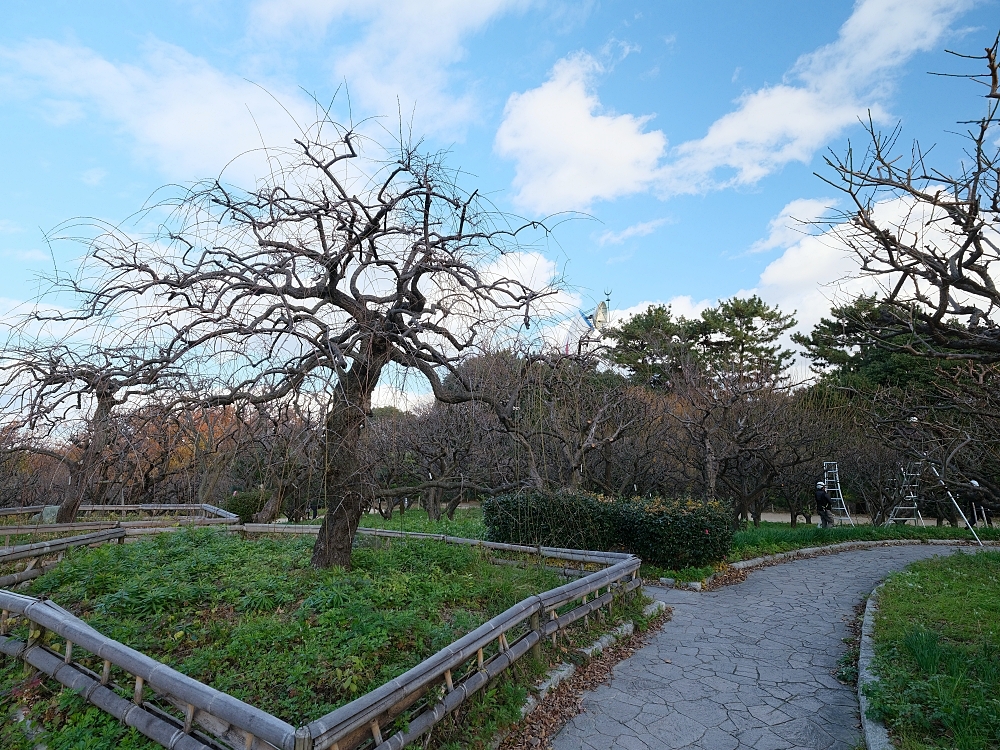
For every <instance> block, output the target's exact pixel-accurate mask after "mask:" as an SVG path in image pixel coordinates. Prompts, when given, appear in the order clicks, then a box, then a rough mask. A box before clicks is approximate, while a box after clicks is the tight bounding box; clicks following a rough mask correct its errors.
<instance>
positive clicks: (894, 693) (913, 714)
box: [866, 551, 1000, 750]
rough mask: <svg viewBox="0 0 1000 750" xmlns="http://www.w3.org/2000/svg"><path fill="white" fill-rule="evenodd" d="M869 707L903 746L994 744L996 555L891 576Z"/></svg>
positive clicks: (998, 697) (998, 719)
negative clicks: (875, 679) (874, 683)
mask: <svg viewBox="0 0 1000 750" xmlns="http://www.w3.org/2000/svg"><path fill="white" fill-rule="evenodd" d="M875 654H876V656H875V670H876V672H877V673H878V675H879V677H880V682H879V683H878V685H877V686H873V687H872V688H870V689H868V690H866V694H868V695H869V697H870V698H871V699H872V713H873V715H874V716H876V717H877V718H879V719H881V720H883V721H884V722H885V723H886V725H887V726H888V728H889V730H890V732H891V733H892V735H893V736H894V738H895V739H896V741H897V743H898V745H899V747H901V748H904V750H927V749H929V748H954V749H955V750H996V749H997V748H1000V552H993V551H987V552H978V553H975V554H963V553H957V554H954V555H951V556H949V557H944V558H933V559H930V560H925V561H922V562H918V563H914V564H912V565H910V566H908V567H907V568H906V569H905V570H904V571H901V572H899V573H896V574H894V575H892V576H890V577H889V578H888V579H887V581H886V583H885V586H884V587H883V589H882V592H881V593H880V595H879V611H878V615H877V617H876V620H875Z"/></svg>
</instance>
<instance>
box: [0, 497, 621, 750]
mask: <svg viewBox="0 0 1000 750" xmlns="http://www.w3.org/2000/svg"><path fill="white" fill-rule="evenodd" d="M217 518H218V517H217ZM207 520H215V519H207ZM220 520H222V519H221V518H220ZM74 526H77V524H74ZM228 529H229V530H230V531H232V532H238V533H241V534H244V535H248V534H275V533H281V534H287V533H295V534H317V533H318V532H319V526H311V525H294V526H293V525H290V524H245V525H229V526H228ZM167 530H170V529H169V527H152V528H148V529H138V528H130V529H126V528H124V524H122V527H119V528H116V529H114V530H107V531H100V532H97V533H92V534H84V535H81V536H78V537H72V538H70V539H60V540H55V541H54V542H42V543H39V544H34V545H25V546H22V547H19V548H14V550H17V551H16V552H15V551H14V550H8V551H7V552H6V553H4V554H6V555H8V557H7V558H4V556H3V555H0V562H2V561H3V560H4V559H8V560H10V559H15V558H13V557H9V556H10V555H21V557H17V558H16V559H25V558H26V557H29V556H31V555H35V557H40V556H41V555H44V554H52V553H53V552H60V551H61V550H64V549H68V548H69V547H71V546H79V545H82V544H97V543H104V542H107V541H111V540H112V539H114V540H118V541H122V540H123V535H125V534H131V533H133V532H146V531H152V532H158V531H167ZM358 532H359V533H360V534H364V535H371V536H375V537H395V538H415V539H435V540H439V541H441V542H444V543H447V544H462V545H471V546H476V547H482V548H484V549H489V550H496V551H499V552H515V553H526V554H530V555H536V556H538V557H539V558H548V559H553V560H564V561H567V562H570V563H575V564H577V565H578V566H579V565H591V566H593V565H597V566H603V567H602V568H601V569H599V570H597V571H595V572H588V571H586V570H582V569H580V568H568V569H565V570H566V575H578V576H580V577H579V578H578V579H577V580H575V581H572V582H570V583H566V584H565V585H563V586H559V587H558V588H555V589H552V590H551V591H546V592H544V593H542V594H538V595H536V596H532V597H529V598H527V599H525V600H523V601H521V602H518V603H517V604H515V605H514V606H513V607H511V608H510V609H508V610H507V611H506V612H503V613H501V614H499V615H497V616H496V617H494V618H493V619H491V620H489V621H488V622H486V623H483V624H482V625H480V626H479V627H478V628H476V629H475V630H473V631H472V632H471V633H468V634H467V635H465V636H463V637H462V638H459V639H458V640H457V641H455V642H453V643H451V644H450V645H448V646H446V647H445V648H443V649H441V650H440V651H438V652H437V653H436V654H434V655H433V656H431V657H429V658H428V659H426V660H424V661H423V662H421V663H420V664H418V665H416V666H415V667H413V668H412V669H410V670H409V671H407V672H405V673H404V674H402V675H400V676H399V677H397V678H395V679H393V680H391V681H389V682H387V683H385V684H384V685H382V686H381V687H379V688H376V689H375V690H373V691H371V692H370V693H368V694H366V695H363V696H361V697H359V698H357V699H355V700H353V701H351V702H350V703H347V704H345V705H344V706H341V707H340V708H338V709H336V710H334V711H332V712H330V713H328V714H326V715H325V716H321V717H319V718H318V719H316V720H314V721H311V722H309V723H306V724H303V725H301V726H299V727H297V728H296V727H293V726H291V725H290V724H288V723H286V722H284V721H282V720H281V719H278V718H277V717H274V716H272V715H270V714H268V713H267V712H265V711H262V710H260V709H257V708H254V707H253V706H250V705H248V704H246V703H243V702H242V701H240V700H238V699H236V698H233V697H232V696H230V695H227V694H225V693H222V692H220V691H218V690H215V689H214V688H211V687H209V686H207V685H204V684H203V683H200V682H198V681H197V680H194V679H192V678H190V677H187V676H185V675H183V674H181V673H179V672H177V671H175V670H173V669H171V668H170V667H167V666H166V665H164V664H161V663H160V662H157V661H156V660H154V659H152V658H150V657H148V656H146V655H144V654H141V653H139V652H137V651H134V650H133V649H130V648H128V647H127V646H125V645H123V644H121V643H118V642H117V641H114V640H112V639H110V638H108V637H107V636H105V635H102V634H101V633H99V632H97V631H96V630H94V629H93V628H91V627H90V626H89V625H87V624H86V623H84V622H83V621H82V620H79V619H78V618H76V617H75V616H73V615H72V614H71V613H69V612H67V611H66V610H64V609H62V608H61V607H58V606H57V605H55V604H54V603H53V602H51V601H43V600H38V599H34V598H32V597H29V596H24V595H21V594H16V593H14V592H10V591H0V607H2V613H0V652H2V653H4V654H7V655H9V656H12V657H15V658H18V659H21V660H23V661H24V662H25V663H26V664H28V665H30V667H31V668H33V669H37V670H39V671H41V672H43V673H45V674H47V675H49V676H50V677H52V678H53V679H55V680H57V681H58V682H60V683H61V684H63V685H65V686H66V687H69V688H70V689H72V690H76V691H77V692H79V693H80V694H81V695H83V697H84V698H85V699H86V700H88V701H90V702H91V703H93V704H94V705H96V706H98V707H99V708H101V709H102V710H104V711H106V712H107V713H109V714H111V715H112V716H114V717H115V718H117V719H118V720H119V721H121V722H123V723H125V724H126V725H128V726H133V727H135V728H136V729H137V730H139V731H140V732H141V733H142V734H144V735H145V736H146V737H149V738H150V739H152V740H153V741H155V742H157V743H159V744H160V745H162V746H163V747H167V748H177V749H178V750H208V749H212V750H219V748H226V747H229V748H244V750H259V749H264V748H276V749H278V750H325V749H326V748H332V749H333V750H355V749H356V748H362V747H364V748H368V749H370V750H399V749H400V748H403V747H405V746H407V745H409V744H410V743H412V742H415V741H416V740H418V739H420V738H421V737H422V736H424V735H425V734H426V733H427V732H429V731H430V730H431V729H432V728H433V726H434V725H435V724H436V723H438V722H439V721H441V720H442V719H443V718H445V717H446V716H447V715H448V714H450V713H452V712H454V711H455V710H456V709H458V708H459V707H460V706H461V705H462V703H463V702H464V701H465V700H466V699H468V698H469V697H471V696H472V695H474V694H475V693H476V692H478V691H479V690H481V689H482V688H483V687H484V686H485V685H487V684H488V683H489V682H490V680H492V679H494V678H495V677H496V676H497V675H499V674H501V673H502V672H503V671H504V670H506V669H508V668H509V667H510V666H511V665H513V664H514V663H515V662H516V661H517V660H518V659H520V658H522V657H523V656H525V655H526V654H534V655H535V656H540V654H541V644H542V642H543V640H544V639H546V638H550V639H551V640H552V642H553V643H555V642H556V638H557V636H558V634H559V633H560V632H561V631H563V630H565V629H566V628H567V627H569V626H570V625H572V624H573V623H575V622H578V621H579V620H584V621H585V622H587V623H589V620H590V618H591V617H592V616H593V617H598V618H600V617H603V611H604V608H610V606H611V604H612V603H613V602H614V600H615V599H616V598H619V597H623V596H625V595H627V594H628V593H629V592H633V591H635V589H637V588H638V587H639V586H640V585H641V580H640V579H639V577H638V572H639V566H640V560H639V558H637V557H635V556H633V555H629V554H622V553H613V552H592V551H582V550H570V549H561V548H554V547H530V546H525V545H515V544H502V543H497V542H486V541H482V540H479V539H464V538H461V537H450V536H445V535H440V534H420V533H408V532H399V531H389V530H384V529H358ZM101 534H104V535H105V537H101V538H98V537H100V535H101ZM29 548H30V549H29ZM508 562H509V561H508ZM4 585H10V584H4ZM19 618H24V619H25V620H26V621H27V625H28V632H29V634H30V635H29V637H28V638H27V640H18V639H15V638H13V637H12V636H11V635H9V633H10V631H11V627H12V626H13V625H15V624H16V623H17V622H19ZM53 638H58V639H61V640H62V642H63V644H64V645H63V647H62V649H61V651H60V650H58V649H56V648H55V646H54V644H53V643H52V640H53ZM74 649H75V653H76V655H77V656H79V654H80V652H81V651H84V652H89V653H90V654H92V655H93V656H95V657H97V658H99V659H100V660H102V663H103V669H102V672H101V674H98V673H96V672H93V671H91V670H90V669H88V668H87V667H86V666H84V665H83V664H81V663H80V662H79V661H78V660H77V659H75V658H74ZM112 670H114V671H115V673H116V674H117V673H121V674H123V675H124V676H125V681H124V682H123V683H122V684H118V683H115V682H114V681H113V680H112ZM116 688H117V690H116ZM122 693H128V694H131V696H132V700H131V701H129V700H128V699H126V698H124V697H122ZM147 696H149V697H147ZM164 705H167V706H169V707H171V708H172V711H171V709H169V708H168V709H165V708H164V707H163V706H164ZM403 714H408V715H407V716H405V717H404V718H405V721H402V722H398V723H396V724H393V722H394V720H395V719H397V718H399V717H401V716H403Z"/></svg>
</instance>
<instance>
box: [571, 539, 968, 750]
mask: <svg viewBox="0 0 1000 750" xmlns="http://www.w3.org/2000/svg"><path fill="white" fill-rule="evenodd" d="M951 551H952V549H951V548H948V547H944V548H942V547H930V546H927V545H918V546H908V547H887V548H876V549H871V550H857V551H853V552H842V553H840V554H837V555H828V556H823V557H815V558H810V559H805V560H795V561H792V562H787V563H784V564H782V565H775V566H772V567H768V568H763V569H761V570H756V571H753V572H751V573H750V575H749V577H748V578H747V580H746V581H745V582H743V583H741V584H737V585H734V586H726V587H724V588H721V589H719V590H718V591H709V592H692V591H680V590H673V589H661V588H654V589H650V592H651V593H652V594H653V595H654V596H655V598H657V599H662V600H663V601H664V602H666V603H667V604H669V605H670V606H671V607H673V609H674V614H673V618H672V619H671V621H670V622H668V623H667V624H666V625H664V627H663V629H662V630H661V631H660V632H659V633H657V634H656V635H655V636H654V637H653V638H652V639H651V640H650V642H649V643H648V644H647V645H646V646H645V647H644V648H642V649H641V650H639V651H637V652H636V653H635V654H634V655H633V656H632V657H631V658H629V659H627V660H625V661H623V662H622V663H621V664H619V665H618V666H617V667H616V668H615V670H614V675H613V677H612V679H611V680H610V681H609V682H607V683H605V684H604V685H602V686H600V687H599V688H597V689H596V690H594V691H593V692H592V693H590V694H589V695H587V696H586V697H585V699H584V702H583V707H584V713H582V714H580V715H578V716H576V717H575V718H574V719H572V720H571V721H570V722H569V723H568V724H567V725H566V726H565V727H564V728H563V729H562V731H561V732H560V733H559V734H558V735H557V736H556V738H555V740H554V742H553V747H554V748H555V750H576V749H577V748H592V749H594V750H605V748H616V749H618V748H622V749H625V750H657V749H659V748H703V749H704V750H744V749H750V748H753V750H786V749H789V748H804V749H807V750H827V748H829V749H831V750H832V749H834V748H836V749H837V750H853V748H855V747H856V746H857V744H858V742H859V740H860V729H859V719H858V701H857V697H856V696H855V694H854V691H853V689H852V688H851V687H849V686H847V685H842V684H841V683H840V682H838V681H837V680H836V679H835V678H834V677H833V674H832V673H833V672H834V671H835V670H836V668H837V660H838V658H839V657H840V656H841V654H843V653H844V651H845V649H846V645H845V643H844V641H843V639H844V638H846V637H847V636H848V630H847V623H848V622H849V621H850V619H851V618H852V617H853V608H854V606H855V605H856V604H858V603H859V602H861V601H863V600H864V599H865V598H866V597H867V596H868V594H869V593H870V592H871V590H872V589H873V588H874V587H875V586H876V585H877V584H878V582H879V581H881V580H882V579H883V578H885V576H886V575H887V574H888V573H890V572H891V571H893V570H897V569H899V568H902V567H903V566H905V565H906V564H907V563H910V562H913V561H914V560H919V559H922V558H925V557H929V556H931V555H934V554H949V553H950V552H951Z"/></svg>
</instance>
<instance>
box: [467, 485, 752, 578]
mask: <svg viewBox="0 0 1000 750" xmlns="http://www.w3.org/2000/svg"><path fill="white" fill-rule="evenodd" d="M483 522H484V523H485V524H486V529H487V533H486V535H487V539H489V540H491V541H497V542H508V543H511V544H530V545H543V546H547V547H573V548H576V549H590V550H609V549H625V550H628V551H629V552H633V553H635V554H637V555H638V556H639V557H641V558H642V560H643V562H646V563H649V564H652V565H656V566H659V567H662V568H666V569H669V570H681V569H684V568H697V567H701V566H705V565H709V564H711V563H714V562H718V561H719V560H724V559H725V557H726V555H727V554H729V549H730V547H731V545H732V541H733V532H732V526H731V514H730V512H729V509H728V508H727V507H726V506H725V505H724V504H722V503H719V502H699V501H696V500H689V499H686V500H668V499H665V498H629V499H610V498H605V497H602V496H600V495H591V494H589V493H585V492H556V493H545V492H539V491H530V492H522V493H517V494H511V495H501V496H498V497H495V498H490V499H488V500H485V501H484V502H483Z"/></svg>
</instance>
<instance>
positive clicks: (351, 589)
mask: <svg viewBox="0 0 1000 750" xmlns="http://www.w3.org/2000/svg"><path fill="white" fill-rule="evenodd" d="M408 516H409V514H408ZM313 541H314V540H313V538H312V537H306V538H279V539H266V538H265V539H253V540H244V539H241V538H239V537H237V536H233V535H227V534H224V533H221V532H220V531H218V530H213V529H186V530H181V531H177V532H174V533H170V534H162V535H159V536H156V537H154V538H151V539H148V540H143V541H141V542H137V543H134V544H128V545H105V546H103V547H99V548H97V549H93V550H73V551H72V552H71V554H69V555H67V557H66V559H65V560H64V561H63V562H62V563H61V564H60V565H59V566H58V567H57V568H56V569H55V570H53V571H51V572H49V573H47V574H46V575H45V576H43V577H41V578H39V579H37V580H36V581H34V582H32V584H31V588H30V589H29V590H28V592H27V593H30V594H32V595H34V596H39V595H44V596H47V597H50V598H51V599H53V600H54V601H56V602H57V603H60V604H62V605H63V606H66V607H67V609H70V610H71V611H73V612H74V613H75V614H77V615H78V616H81V617H82V618H83V619H85V620H86V621H88V622H89V623H90V624H92V625H93V626H94V627H95V628H97V629H98V630H99V631H101V632H102V633H105V634H106V635H108V636H110V637H111V638H114V639H115V640H118V641H121V642H123V643H126V644H127V645H129V646H132V647H133V648H136V649H138V650H140V651H142V652H144V653H147V654H149V655H150V656H153V657H154V658H156V659H159V660H160V661H163V662H165V663H167V664H169V665H171V666H173V667H175V668H177V669H179V670H180V671H182V672H184V673H185V674H188V675H190V676H192V677H194V678H196V679H199V680H201V681H203V682H206V683H208V684H211V685H212V686H214V687H216V688H218V689H220V690H223V691H225V692H227V693H229V694H231V695H233V696H236V697H238V698H240V699H242V700H245V701H247V702H248V703H251V704H253V705H255V706H258V707H260V708H262V709H264V710H266V711H269V712H271V713H273V714H275V715H276V716H279V717H281V718H283V719H285V720H286V721H289V722H290V723H293V724H297V723H300V722H303V721H307V720H311V719H313V718H316V717H318V716H320V715H322V714H323V713H326V712H328V711H330V710H332V709H333V708H335V707H337V706H338V705H342V704H343V703H346V702H348V701H349V700H352V699H353V698H356V697H358V696H359V695H362V694H363V693H365V692H367V691H369V690H371V689H373V688H375V687H377V686H378V685H380V684H382V683H383V682H385V681H387V680H389V679H391V678H393V677H395V676H396V675H398V674H400V673H402V672H404V671H405V670H407V669H409V668H410V667H412V666H414V665H415V664H417V663H418V662H419V661H421V660H422V659H424V658H426V657H427V656H430V655H431V654H433V653H434V652H436V651H437V650H439V649H440V648H442V647H444V646H445V645H447V644H448V643H450V642H451V641H453V640H455V639H456V638H458V637H460V636H461V635H463V634H465V633H466V632H469V631H470V630H472V629H474V628H475V627H477V626H478V625H479V624H481V623H482V622H484V621H485V620H487V619H489V618H490V617H492V616H494V615H496V614H498V613H499V612H502V611H503V610H505V609H507V608H508V607H510V606H511V605H513V604H514V603H516V602H517V601H520V600H522V599H524V598H526V597H528V596H530V595H532V594H534V593H538V592H540V591H544V590H547V589H550V588H554V587H556V586H558V585H561V584H562V583H563V582H564V581H563V580H562V579H560V578H558V577H556V576H555V575H554V574H552V573H551V572H548V571H545V570H544V569H542V568H540V567H535V566H532V567H527V568H519V567H510V566H499V565H494V564H491V563H490V561H489V557H488V554H487V553H486V551H484V550H480V549H476V548H468V547H462V546H458V545H447V544H442V543H440V542H433V541H415V540H408V541H397V540H381V541H377V540H372V542H371V544H369V545H367V546H362V547H360V548H358V549H356V550H355V552H354V556H353V566H354V567H353V570H352V571H350V572H347V571H343V570H340V569H334V570H322V571H321V570H316V569H314V568H312V567H310V565H309V558H310V554H311V548H312V544H313ZM615 614H616V615H617V616H618V618H619V619H620V618H621V617H627V618H630V619H637V618H638V617H639V616H640V615H641V603H640V601H639V600H638V599H633V600H631V601H630V602H629V603H628V604H626V605H624V606H622V607H619V608H618V610H617V611H616V613H615ZM607 624H608V625H609V626H610V624H611V623H610V622H609V623H607ZM598 632H600V631H599V630H598V629H596V628H595V630H594V631H593V632H592V633H588V634H586V636H583V635H581V634H577V635H575V636H574V637H573V638H574V639H576V638H580V637H585V639H588V642H589V640H592V639H593V637H596V635H597V633H598ZM20 635H21V637H23V635H24V634H20ZM566 645H567V643H566V642H564V643H563V644H561V646H560V647H559V649H562V650H565V648H566ZM75 653H76V652H75ZM558 656H559V654H557V653H553V652H552V651H551V648H550V647H549V651H548V652H547V655H546V659H547V660H548V659H549V658H552V659H554V658H556V657H558ZM84 662H85V663H86V660H84ZM546 663H547V662H546ZM88 666H91V668H95V667H96V668H97V669H98V670H99V669H100V666H99V663H98V662H96V661H95V663H94V664H88ZM545 668H546V664H537V663H533V662H532V660H530V659H522V660H521V661H520V662H518V666H517V669H516V670H515V673H514V674H512V676H511V677H510V678H509V679H500V680H498V681H496V682H495V683H494V684H492V685H491V686H490V687H489V688H488V689H487V690H485V691H483V693H482V694H481V695H480V697H479V698H478V699H477V700H475V701H473V702H471V703H470V705H468V706H466V707H463V709H462V712H461V715H460V716H459V717H457V719H456V720H454V721H451V722H450V724H449V725H448V726H446V727H442V728H441V729H439V730H436V731H435V738H436V742H435V745H436V746H438V747H475V746H480V745H481V744H482V743H483V742H484V741H485V739H486V738H488V737H490V736H491V735H492V734H493V733H494V732H495V731H496V729H497V728H498V727H499V726H502V725H505V724H508V723H511V722H513V721H515V720H517V719H518V718H519V714H518V709H519V708H520V705H521V704H522V703H523V700H524V697H525V694H526V692H525V690H526V689H525V685H526V684H527V682H528V680H529V678H531V677H533V676H534V675H535V674H537V673H540V672H541V671H544V669H545ZM22 670H23V666H22V665H21V664H20V663H14V662H13V660H10V659H6V658H4V657H0V716H2V717H3V718H4V719H6V718H7V717H9V716H11V715H12V712H13V711H16V710H20V711H21V712H22V713H26V715H27V716H28V717H29V718H30V719H31V721H32V722H33V723H34V724H35V726H36V727H40V728H41V729H40V731H41V734H39V735H37V736H33V737H31V738H30V739H29V738H28V735H27V734H26V733H25V729H26V725H25V724H24V723H23V722H11V721H0V747H4V748H8V747H9V748H18V750H20V748H25V749H26V748H28V747H34V746H35V745H37V744H38V743H42V744H45V745H46V746H47V747H48V748H49V749H50V750H61V749H62V748H67V749H68V748H73V750H79V749H80V748H104V747H123V748H127V749H129V750H131V748H133V747H134V748H146V747H150V748H151V747H154V746H153V745H152V744H150V743H148V742H147V741H146V740H145V739H143V738H142V737H141V736H138V735H136V734H135V733H134V732H133V731H132V730H127V729H125V728H123V727H121V726H120V725H118V723H117V722H116V721H115V720H114V719H112V718H110V717H107V716H103V715H101V714H100V713H99V712H97V711H96V709H93V708H92V707H87V706H85V705H84V704H83V703H82V702H81V701H80V700H79V699H77V698H75V697H74V696H72V695H70V694H67V693H66V692H65V691H58V690H56V689H54V688H57V687H58V686H56V685H54V683H52V682H51V681H47V680H45V681H43V680H38V679H28V680H26V679H25V677H24V675H23V672H22Z"/></svg>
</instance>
